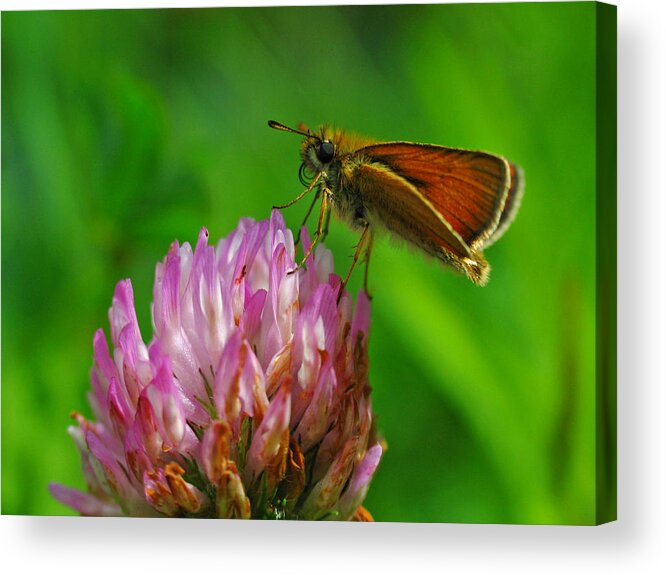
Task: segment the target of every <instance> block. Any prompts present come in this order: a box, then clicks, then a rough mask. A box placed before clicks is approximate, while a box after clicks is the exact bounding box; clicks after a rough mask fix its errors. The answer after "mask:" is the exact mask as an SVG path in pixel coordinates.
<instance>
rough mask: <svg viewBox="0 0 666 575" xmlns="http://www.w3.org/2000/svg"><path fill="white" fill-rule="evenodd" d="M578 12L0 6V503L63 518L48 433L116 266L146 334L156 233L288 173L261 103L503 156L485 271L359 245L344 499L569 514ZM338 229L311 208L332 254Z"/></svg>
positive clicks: (202, 217) (585, 98) (581, 303)
mask: <svg viewBox="0 0 666 575" xmlns="http://www.w3.org/2000/svg"><path fill="white" fill-rule="evenodd" d="M594 16H595V8H594V5H593V4H591V3H582V4H569V3H567V4H561V3H557V4H505V5H497V4H495V5H448V6H391V7H381V6H375V7H346V8H340V7H315V8H272V9H264V8H261V9H197V10H186V9H180V10H146V11H86V12H29V13H4V14H2V86H3V90H2V166H3V171H2V280H3V284H2V359H3V361H2V512H3V513H6V514H68V513H71V512H70V511H69V510H68V509H67V508H65V507H64V506H62V505H61V504H59V503H58V502H56V501H55V500H53V499H52V498H51V497H50V496H49V494H48V492H47V488H46V486H47V483H48V482H49V481H57V482H60V483H64V484H67V485H70V486H74V487H79V488H83V487H84V485H83V479H82V476H81V472H80V466H79V458H78V454H77V451H76V449H75V447H74V445H73V443H72V441H71V440H70V438H69V436H68V435H67V433H66V431H65V430H66V426H67V425H68V424H69V423H70V420H69V417H68V416H69V413H70V411H71V410H73V409H77V410H81V411H83V412H84V413H89V410H88V408H87V400H86V392H87V390H88V387H89V381H88V372H89V369H90V366H91V363H92V335H93V332H94V330H95V329H96V328H98V327H100V326H101V327H104V329H105V331H107V333H108V320H107V309H108V307H109V306H110V304H111V296H112V293H113V289H114V285H115V283H116V281H117V280H119V279H121V278H125V277H131V278H132V281H133V284H134V288H135V296H136V303H137V311H138V315H139V321H140V323H141V326H142V331H143V333H144V336H145V338H146V339H149V334H150V312H149V309H150V301H151V298H152V296H151V290H152V281H153V273H154V265H155V263H156V262H157V261H158V260H160V259H161V258H162V257H163V256H164V254H165V253H166V250H167V248H168V246H169V244H170V242H171V241H173V240H174V239H176V238H177V239H179V240H180V241H190V242H195V241H196V237H197V233H198V231H199V229H200V227H201V226H203V225H205V226H207V227H208V228H209V230H210V232H211V236H212V237H213V238H217V237H221V236H224V235H226V234H227V233H229V231H230V230H231V229H232V228H233V227H234V226H235V225H236V223H237V221H238V219H239V218H240V217H242V216H251V217H254V218H257V219H262V218H266V217H268V215H269V210H270V207H271V205H273V204H277V203H283V202H286V201H288V200H290V199H291V198H293V197H294V196H295V195H296V194H297V193H298V192H299V191H300V190H301V189H302V188H301V186H300V184H299V183H298V179H297V170H298V166H299V159H298V146H299V142H300V140H299V138H297V137H296V136H293V135H289V134H283V133H279V132H275V131H273V130H270V129H269V128H268V127H267V126H266V121H267V120H268V119H275V120H279V121H281V122H285V123H287V124H289V125H296V124H298V122H300V121H304V122H306V123H307V124H308V125H310V126H316V125H318V124H320V123H325V122H326V123H334V124H336V125H338V126H341V127H345V128H347V129H350V130H354V131H357V132H359V133H362V134H367V135H369V136H373V137H376V138H378V139H383V140H396V139H400V140H410V141H416V142H432V143H438V144H442V145H447V146H456V147H463V148H473V149H483V150H487V151H491V152H495V153H499V154H502V155H504V156H506V157H507V158H509V159H511V160H512V161H514V162H515V163H518V164H520V165H521V166H523V168H524V170H525V174H526V182H527V188H526V194H525V199H524V202H523V205H522V208H521V210H520V212H519V214H518V217H517V219H516V221H515V223H514V225H513V226H512V228H511V229H510V230H509V232H508V233H507V234H506V236H505V237H504V238H503V239H502V240H501V241H500V242H499V243H498V244H497V245H495V246H493V247H492V248H490V249H489V250H488V252H487V253H486V256H487V258H488V260H489V261H490V263H491V265H492V266H493V272H492V276H491V281H490V283H489V285H488V286H487V287H486V288H477V287H475V286H474V285H472V284H471V282H469V281H468V280H466V279H465V278H464V277H462V276H458V275H456V274H455V273H453V272H451V271H449V270H448V269H445V268H443V267H442V266H440V265H439V264H438V263H436V262H435V261H429V260H427V259H426V258H423V257H420V256H419V255H418V254H415V252H413V251H410V250H409V249H407V248H405V247H401V246H400V245H396V244H394V243H393V242H391V241H390V240H388V239H386V238H384V239H381V240H380V241H378V242H377V244H376V249H375V252H374V253H373V262H372V266H371V268H370V271H371V274H370V284H371V287H372V288H374V292H375V299H374V301H373V316H372V317H373V326H372V334H371V382H372V384H373V388H374V407H375V413H376V415H377V418H378V425H379V428H380V429H381V431H382V432H383V433H384V435H385V437H386V439H387V441H388V445H389V450H388V452H387V453H386V454H385V456H384V458H383V461H382V464H381V467H380V469H379V471H378V473H377V475H376V478H375V480H374V483H373V485H372V488H371V490H370V493H369V495H368V498H367V500H366V507H367V508H368V509H370V510H371V511H372V513H373V515H374V516H375V518H376V519H377V520H384V521H448V522H504V523H512V522H530V523H593V522H594V518H595V510H596V508H595V427H594V423H595V402H594V378H595V367H594V357H595V356H594V352H595V337H594V320H595V307H594V306H595V285H594V281H595V275H594V273H595V271H594V270H595V263H594V262H595V259H594V253H595V252H594V250H595V244H594V225H595V196H594V184H595V179H594V160H595V106H594V88H595V86H594V72H595V66H594V64H595V63H594V47H595V44H594V42H595V36H594ZM306 209H307V201H304V202H303V203H301V204H298V205H297V206H294V207H292V208H290V209H289V210H287V211H285V213H284V215H285V217H286V219H287V223H288V224H289V225H291V226H292V227H293V228H295V227H296V226H297V225H298V224H299V223H300V221H301V219H302V217H303V215H304V213H305V211H306ZM313 221H314V220H313ZM355 242H356V236H355V234H354V233H353V232H351V231H349V230H348V229H346V227H345V226H344V225H343V224H341V223H338V224H337V225H334V226H332V231H331V234H330V235H329V238H328V239H327V244H328V246H329V247H330V248H331V249H332V250H333V253H334V254H335V257H336V261H337V267H338V270H339V272H341V273H342V272H344V271H346V269H347V265H348V261H349V260H348V257H349V256H350V255H351V253H352V247H353V245H354V244H355ZM362 276H363V274H362V273H357V274H355V276H354V278H353V280H352V288H353V289H354V290H355V289H358V288H359V287H360V284H361V281H362Z"/></svg>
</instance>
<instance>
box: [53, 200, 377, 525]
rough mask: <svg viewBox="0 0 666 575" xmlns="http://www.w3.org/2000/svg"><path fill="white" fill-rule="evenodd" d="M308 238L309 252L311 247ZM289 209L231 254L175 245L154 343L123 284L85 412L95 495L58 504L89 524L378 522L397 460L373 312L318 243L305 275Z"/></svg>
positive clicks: (99, 346)
mask: <svg viewBox="0 0 666 575" xmlns="http://www.w3.org/2000/svg"><path fill="white" fill-rule="evenodd" d="M309 241H310V240H309V238H308V237H307V233H306V232H304V234H303V242H304V248H305V249H306V250H307V247H308V246H309ZM295 267H296V264H295V248H294V241H293V238H292V234H291V232H290V231H289V230H288V229H287V228H286V227H285V224H284V220H283V219H282V216H281V215H280V213H279V212H277V211H274V212H273V213H272V215H271V218H270V220H269V221H260V222H255V221H253V220H250V219H243V220H241V221H240V223H239V225H238V227H237V228H236V230H234V231H233V232H232V233H231V234H230V235H229V236H228V237H227V238H225V239H223V240H221V241H220V242H219V243H218V244H217V246H211V245H209V244H208V232H207V231H206V230H205V229H202V230H201V233H200V234H199V239H198V242H197V245H196V247H195V249H194V250H192V248H191V247H190V245H189V244H187V243H184V244H183V245H179V244H178V242H174V243H173V244H172V245H171V248H170V249H169V252H168V254H167V255H166V258H165V259H164V260H163V261H162V262H160V263H158V264H157V269H156V274H155V285H154V293H153V306H152V317H153V328H154V334H153V338H152V341H151V342H150V343H149V344H148V345H146V344H145V343H144V341H143V339H142V336H141V332H140V330H139V325H138V322H137V318H136V313H135V309H134V299H133V291H132V284H131V282H130V281H129V280H123V281H120V282H119V283H118V284H117V286H116V289H115V293H114V296H113V302H112V306H111V309H110V310H109V320H110V326H111V330H110V331H111V333H110V335H111V353H109V346H108V344H107V340H106V337H105V335H104V333H103V331H102V330H99V331H98V332H97V333H96V334H95V336H94V340H93V348H94V362H93V367H92V370H91V385H92V390H91V392H90V394H89V400H90V404H91V408H92V411H93V414H94V420H93V421H90V420H87V419H85V418H84V417H83V416H82V415H80V414H78V413H75V414H74V418H75V419H76V421H77V423H78V425H77V426H72V427H70V428H69V432H70V434H71V436H72V438H73V439H74V441H75V443H76V445H77V446H78V448H79V450H80V453H81V459H82V467H83V473H84V477H85V480H86V483H87V486H88V491H87V492H85V493H84V492H80V491H77V490H74V489H70V488H68V487H64V486H62V485H58V484H52V485H51V486H50V489H51V492H52V494H53V495H54V496H55V497H56V498H57V499H58V500H60V501H61V502H63V503H65V504H66V505H69V506H70V507H72V508H74V509H75V510H77V511H78V512H79V513H81V514H83V515H130V516H181V517H182V516H187V517H222V518H287V519H339V520H349V519H359V520H363V519H368V518H369V514H368V513H367V511H365V509H364V508H363V507H362V506H361V504H362V502H363V500H364V498H365V495H366V493H367V490H368V486H369V484H370V480H371V479H372V477H373V475H374V472H375V470H376V468H377V465H378V463H379V460H380V457H381V453H382V447H381V446H380V443H379V442H378V440H377V438H376V436H375V432H374V425H373V415H372V409H371V404H370V387H369V384H368V350H367V344H368V328H369V321H370V317H369V315H370V307H369V303H368V300H367V297H366V295H365V293H364V292H360V293H359V296H358V298H357V302H356V307H355V310H353V309H352V308H353V304H352V299H351V297H350V295H349V293H348V292H347V291H346V290H345V291H343V292H342V294H341V297H340V301H339V302H338V301H337V300H338V291H339V289H340V283H341V282H340V278H339V277H338V276H337V275H335V274H334V273H333V260H332V257H331V254H330V252H329V251H328V250H326V249H325V248H324V247H323V246H318V248H317V249H316V250H315V252H314V254H313V255H311V256H310V258H309V260H308V262H307V265H306V266H305V267H304V268H301V269H299V270H298V272H297V273H292V272H293V270H294V268H295Z"/></svg>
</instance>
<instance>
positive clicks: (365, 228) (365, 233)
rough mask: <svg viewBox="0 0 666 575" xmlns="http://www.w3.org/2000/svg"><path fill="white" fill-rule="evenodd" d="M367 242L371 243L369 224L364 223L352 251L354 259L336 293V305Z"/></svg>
mask: <svg viewBox="0 0 666 575" xmlns="http://www.w3.org/2000/svg"><path fill="white" fill-rule="evenodd" d="M368 241H370V243H372V232H371V231H370V224H369V223H368V222H364V223H363V231H362V232H361V239H359V241H358V243H357V244H356V249H355V250H354V257H353V260H352V264H351V266H349V271H348V272H347V275H346V276H345V279H344V280H342V283H341V284H340V291H339V292H338V303H339V302H340V298H341V297H342V292H343V291H345V287H346V285H347V282H348V281H349V278H350V277H351V274H352V271H353V270H354V267H355V266H356V263H357V262H358V258H359V256H360V255H361V252H362V251H363V249H364V248H365V246H366V243H367V242H368ZM366 291H367V290H366Z"/></svg>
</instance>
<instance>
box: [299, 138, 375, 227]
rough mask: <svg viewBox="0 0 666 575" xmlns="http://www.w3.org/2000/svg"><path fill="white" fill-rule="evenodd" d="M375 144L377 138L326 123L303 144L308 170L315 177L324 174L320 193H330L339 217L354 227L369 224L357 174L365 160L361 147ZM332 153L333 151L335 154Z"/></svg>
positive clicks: (303, 157) (302, 148)
mask: <svg viewBox="0 0 666 575" xmlns="http://www.w3.org/2000/svg"><path fill="white" fill-rule="evenodd" d="M374 143H376V141H375V140H371V139H369V138H364V137H362V136H358V135H356V134H351V133H349V132H345V131H342V130H338V129H335V128H330V127H328V126H322V127H321V128H319V130H318V133H317V134H316V135H315V134H313V135H312V136H309V137H307V138H305V139H304V140H303V143H302V145H301V158H302V160H303V165H304V167H305V168H306V170H307V172H309V173H310V174H311V175H312V176H313V177H316V176H317V175H318V174H321V176H320V177H321V179H320V183H319V190H320V193H327V194H328V197H329V200H330V202H331V204H332V205H333V208H334V210H335V212H336V214H337V215H338V217H340V218H341V219H343V220H345V221H346V222H347V223H348V224H349V225H351V226H352V227H354V228H357V227H362V226H363V225H365V224H366V223H367V214H366V210H365V206H364V205H363V201H362V198H361V196H360V195H359V193H358V190H356V189H355V187H354V184H353V182H354V177H353V176H354V172H355V170H356V169H358V167H359V165H360V164H361V163H362V162H363V153H362V151H361V150H362V149H363V148H364V147H365V146H369V145H372V144H374ZM331 146H332V147H331ZM328 152H332V156H331V155H330V154H329V153H328ZM326 160H328V161H326Z"/></svg>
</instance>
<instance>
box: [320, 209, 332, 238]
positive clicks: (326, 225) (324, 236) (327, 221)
mask: <svg viewBox="0 0 666 575" xmlns="http://www.w3.org/2000/svg"><path fill="white" fill-rule="evenodd" d="M330 221H331V209H330V208H329V209H328V211H327V212H326V221H325V222H324V229H323V231H322V232H321V241H322V242H323V241H324V240H325V239H326V236H328V224H329V223H330Z"/></svg>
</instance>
